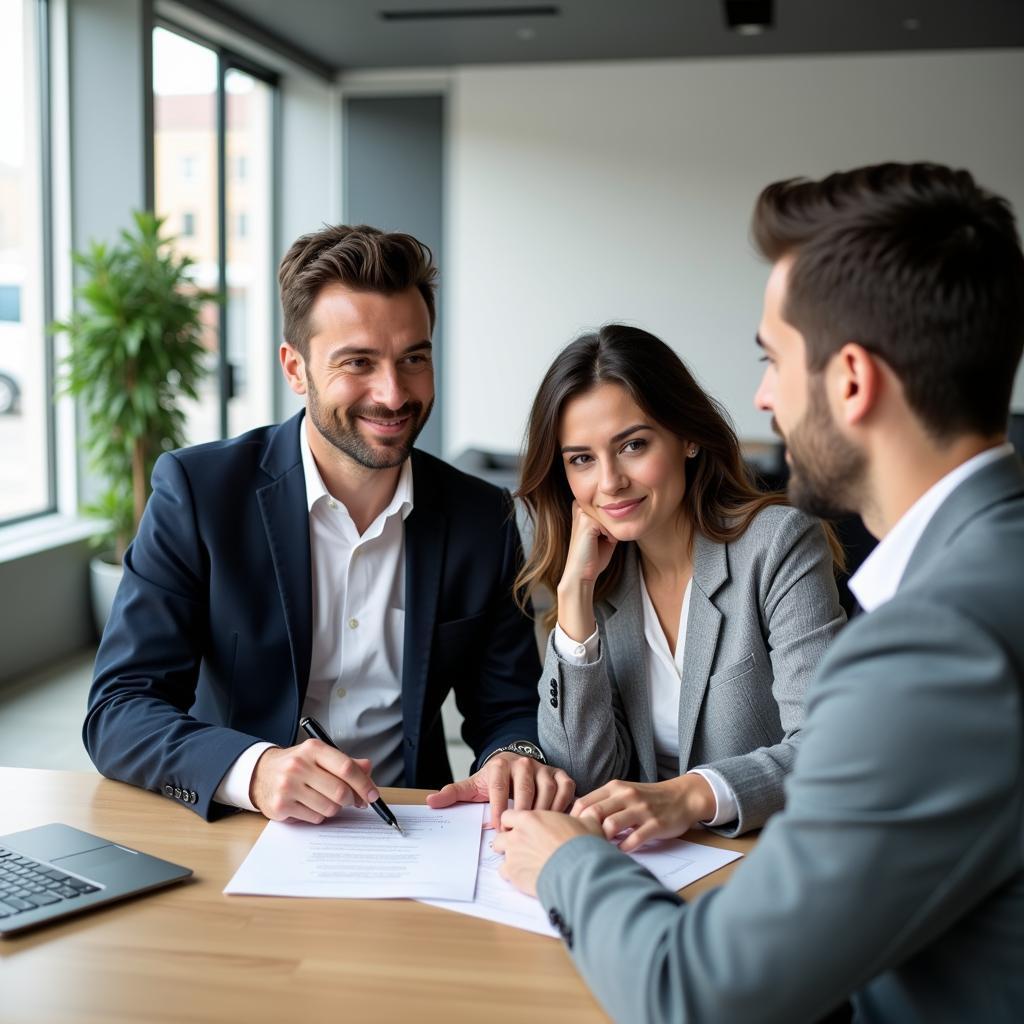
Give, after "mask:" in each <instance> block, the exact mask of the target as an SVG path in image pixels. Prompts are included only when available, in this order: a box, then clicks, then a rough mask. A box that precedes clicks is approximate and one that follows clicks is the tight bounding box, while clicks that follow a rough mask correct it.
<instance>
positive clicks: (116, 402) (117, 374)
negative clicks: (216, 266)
mask: <svg viewBox="0 0 1024 1024" xmlns="http://www.w3.org/2000/svg"><path fill="white" fill-rule="evenodd" d="M133 217H134V221H135V224H134V229H133V230H131V231H122V232H121V235H120V238H119V240H118V241H117V243H116V244H114V245H109V246H108V245H105V244H103V243H99V242H94V243H92V245H91V246H90V247H89V249H88V250H87V251H86V252H81V253H74V254H73V259H74V262H75V264H76V265H77V266H78V267H79V268H80V269H81V271H82V274H83V280H82V283H81V284H80V285H79V286H78V287H77V288H76V289H75V296H76V299H77V300H78V301H77V302H76V308H75V312H73V313H72V314H71V316H70V317H69V318H68V319H67V320H65V321H62V322H60V323H57V324H55V325H54V330H55V331H57V332H58V333H65V334H67V336H68V354H67V357H66V358H65V359H64V361H63V368H64V376H63V380H62V383H61V388H62V391H63V393H65V394H68V395H72V396H74V397H75V398H76V399H78V400H79V402H80V403H81V407H82V410H83V414H84V422H85V432H84V436H83V439H82V444H83V447H84V448H85V450H86V452H87V453H88V461H89V467H90V469H91V470H92V471H94V472H95V473H96V474H97V476H98V477H99V478H100V479H102V481H103V487H104V489H103V490H102V492H101V493H100V494H99V496H98V497H97V498H96V500H95V501H94V502H92V503H91V504H89V505H87V506H85V508H84V509H83V511H84V512H85V513H86V514H87V515H93V516H96V517H98V518H100V519H101V520H102V521H103V524H104V525H103V527H102V529H101V530H100V531H99V532H98V533H97V535H96V538H95V543H96V546H97V547H99V548H101V549H102V553H101V554H100V555H98V557H96V558H94V559H93V560H92V567H91V577H92V591H93V612H94V615H95V617H96V622H97V628H98V629H99V630H100V631H101V632H102V629H103V626H104V624H105V623H106V618H107V614H108V613H109V610H110V603H111V602H112V601H113V595H114V592H115V591H116V589H117V584H118V582H120V577H121V559H122V558H123V556H124V552H125V549H126V548H127V547H128V544H129V543H130V542H131V539H132V538H133V537H134V536H135V532H136V530H137V529H138V526H139V520H140V519H141V518H142V512H143V510H144V508H145V507H146V500H147V498H148V497H149V479H150V474H151V472H152V470H153V463H154V462H155V461H156V459H157V457H158V456H159V455H160V454H161V453H162V452H165V451H170V450H171V449H173V448H180V447H181V446H182V445H183V444H185V442H186V438H185V413H184V410H183V408H182V399H184V398H191V399H197V398H198V394H197V388H198V385H199V382H200V380H201V379H202V378H203V376H204V375H205V374H206V372H207V350H206V348H205V347H204V346H203V344H202V341H201V332H202V322H201V312H202V307H203V304H204V303H206V302H209V301H210V300H212V299H216V298H217V296H216V294H215V293H212V292H208V291H204V290H202V289H200V288H197V287H196V286H195V283H194V281H193V280H192V277H191V275H190V273H189V268H190V267H191V266H192V264H193V260H192V259H191V258H190V257H188V256H186V255H182V254H180V253H176V252H174V250H173V248H172V246H171V244H170V243H171V239H170V238H169V237H165V236H162V235H161V234H160V231H161V227H162V226H163V223H164V222H163V219H162V218H158V217H156V216H154V215H153V214H151V213H145V212H141V213H135V214H133Z"/></svg>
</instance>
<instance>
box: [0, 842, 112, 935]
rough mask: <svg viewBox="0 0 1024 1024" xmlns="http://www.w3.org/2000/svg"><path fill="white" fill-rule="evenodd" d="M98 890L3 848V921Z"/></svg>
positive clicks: (0, 877) (0, 864)
mask: <svg viewBox="0 0 1024 1024" xmlns="http://www.w3.org/2000/svg"><path fill="white" fill-rule="evenodd" d="M98 890H99V886H98V885H91V884H90V883H89V882H85V881H83V880H82V879H81V878H75V877H74V876H72V875H66V874H64V872H63V871H58V870H57V869H56V868H51V867H49V866H48V865H46V864H41V863H40V862H39V861H37V860H32V859H31V858H30V857H22V856H21V855H20V854H17V853H14V852H13V851H12V850H6V849H4V848H3V847H2V846H0V918H4V917H13V916H14V915H15V914H22V913H24V912H25V911H26V910H35V909H36V907H48V906H50V904H52V903H60V902H62V901H63V900H73V899H77V898H78V897H79V896H84V895H85V893H87V892H97V891H98Z"/></svg>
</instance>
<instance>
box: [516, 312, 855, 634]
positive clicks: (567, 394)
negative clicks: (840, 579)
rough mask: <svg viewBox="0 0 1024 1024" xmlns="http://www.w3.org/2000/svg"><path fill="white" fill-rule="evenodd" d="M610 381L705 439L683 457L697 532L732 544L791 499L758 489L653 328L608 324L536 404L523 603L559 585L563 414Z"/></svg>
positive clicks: (725, 424) (723, 421)
mask: <svg viewBox="0 0 1024 1024" xmlns="http://www.w3.org/2000/svg"><path fill="white" fill-rule="evenodd" d="M603 383H613V384H618V385H619V386H620V387H622V388H624V389H625V390H626V391H627V392H628V393H629V394H630V396H631V397H632V398H633V401H635V402H636V404H637V405H638V406H640V408H641V409H643V410H644V412H645V413H647V415H648V416H650V417H652V418H653V419H654V420H655V421H656V422H657V423H658V424H660V425H661V426H662V427H664V428H665V429H666V430H669V431H671V432H672V433H673V434H675V435H676V437H678V438H680V439H681V440H684V441H686V442H688V443H691V444H696V445H697V446H698V453H697V455H696V457H695V458H692V459H686V460H685V466H684V472H685V473H686V493H685V495H684V496H683V505H684V506H685V508H686V512H687V514H688V516H689V518H690V522H691V523H692V524H693V529H694V530H695V531H700V533H702V534H703V535H704V536H705V537H707V538H709V539H710V540H713V541H716V542H718V543H721V544H724V543H728V542H729V541H734V540H736V539H737V538H738V537H740V536H742V534H743V532H744V531H745V530H746V529H747V527H748V526H749V525H750V523H751V521H752V520H753V519H754V517H755V516H756V515H757V514H758V512H760V511H761V509H763V508H765V507H767V506H769V505H782V504H785V503H786V496H785V494H784V493H781V492H769V493H765V492H763V491H760V490H758V488H757V486H756V484H755V483H754V481H753V478H752V477H751V474H750V471H749V470H748V469H747V466H746V463H744V461H743V456H742V455H741V453H740V444H739V441H738V440H737V438H736V434H735V432H734V431H733V429H732V426H731V425H730V423H729V418H728V416H727V414H726V413H725V411H724V410H723V409H722V407H721V406H720V405H719V404H718V402H716V401H715V400H714V399H713V398H712V397H711V396H710V395H708V394H707V393H706V392H705V391H704V390H703V389H702V388H701V386H700V385H699V384H698V383H697V381H696V380H694V378H693V375H692V374H691V373H690V371H689V370H688V369H687V368H686V366H685V364H684V363H683V361H682V360H681V359H680V358H679V356H677V355H676V354H675V352H673V351H672V349H670V348H669V347H668V345H666V344H665V343H664V342H663V341H660V340H659V339H658V338H656V337H654V335H653V334H648V333H647V331H642V330H640V329H639V328H638V327H627V326H625V325H623V324H607V325H605V326H604V327H602V328H601V329H600V330H599V331H597V332H596V333H592V334H584V335H582V336H581V337H579V338H577V339H576V340H575V341H573V342H571V343H570V344H569V345H567V346H566V347H565V348H564V349H562V351H561V352H559V354H558V355H557V356H556V357H555V361H554V362H553V363H552V364H551V366H550V368H549V369H548V372H547V373H546V374H545V375H544V380H543V381H542V382H541V385H540V390H539V391H538V392H537V397H536V398H535V399H534V400H533V407H532V408H531V410H530V420H529V425H528V427H527V432H526V441H525V445H524V451H523V462H522V477H521V482H520V485H519V490H518V491H517V492H516V496H517V497H519V498H521V499H522V501H523V503H524V505H525V506H526V509H527V512H528V513H529V516H530V519H531V521H532V524H533V542H532V544H531V545H530V553H529V556H528V557H527V559H526V562H525V564H524V565H523V568H522V570H521V571H520V573H519V576H518V577H517V579H516V592H517V594H518V595H519V597H520V600H521V601H522V602H523V605H524V607H525V604H526V602H527V600H528V599H529V597H530V595H531V594H532V593H533V592H534V591H535V590H536V589H537V587H539V586H546V587H547V588H548V589H549V590H550V591H551V592H552V593H554V592H555V589H556V587H557V585H558V581H559V579H561V576H562V572H563V570H564V569H565V559H566V556H567V555H568V552H569V537H570V534H571V531H572V502H573V496H572V491H571V490H570V488H569V482H568V480H567V479H566V475H565V467H564V465H563V463H562V458H561V452H560V450H559V445H558V432H559V427H560V425H561V419H562V412H563V410H564V408H565V405H566V403H567V402H569V401H570V400H571V399H573V398H576V397H577V396H579V395H582V394H584V393H586V392H588V391H590V390H592V389H593V388H595V387H596V386H597V385H598V384H603ZM826 532H827V533H828V536H829V542H830V545H831V547H832V552H833V558H834V559H835V560H836V562H837V564H841V561H842V551H841V549H840V548H839V546H838V543H837V542H836V541H835V536H834V534H833V533H832V531H831V530H830V529H829V528H827V527H826ZM625 558H626V545H624V544H620V545H618V546H617V547H616V549H615V553H614V554H613V555H612V560H611V562H610V563H609V565H608V568H607V569H606V570H605V571H604V572H603V573H602V574H601V576H600V577H599V578H598V580H597V583H596V585H595V588H594V600H595V601H599V600H600V599H601V598H602V597H603V596H604V595H606V594H607V593H609V592H610V591H611V590H613V589H614V588H615V586H616V584H617V583H618V582H619V579H620V578H621V576H622V572H623V568H624V565H625ZM557 615H558V609H557V608H553V609H552V610H550V611H549V612H548V613H547V614H546V615H545V616H544V624H545V626H547V627H549V628H550V627H551V626H553V625H554V623H555V620H556V618H557Z"/></svg>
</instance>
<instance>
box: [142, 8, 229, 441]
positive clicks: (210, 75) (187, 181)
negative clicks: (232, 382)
mask: <svg viewBox="0 0 1024 1024" xmlns="http://www.w3.org/2000/svg"><path fill="white" fill-rule="evenodd" d="M153 124H154V139H153V156H154V160H153V168H154V176H155V188H156V196H155V198H156V212H157V214H158V215H159V216H161V217H166V218H167V222H166V224H165V225H164V233H165V234H168V233H169V234H171V235H174V236H175V243H174V244H175V246H176V248H177V249H178V250H179V251H181V252H185V253H187V254H188V255H189V256H191V257H192V258H193V259H194V260H195V261H196V262H195V265H194V266H193V268H192V276H193V278H194V280H195V282H196V284H197V285H198V286H199V287H201V288H209V289H210V290H212V291H216V290H217V287H218V267H217V252H218V244H219V242H218V239H219V235H218V220H217V55H216V53H215V52H214V51H213V50H211V49H209V48H208V47H206V46H200V45H199V44H198V43H194V42H192V40H190V39H185V38H184V37H183V36H179V35H177V34H176V33H174V32H169V31H168V30H167V29H163V28H158V29H155V30H154V31H153ZM217 318H218V311H217V306H216V305H215V304H214V303H208V304H207V306H206V309H205V312H204V322H205V324H206V330H205V331H204V332H203V344H204V345H205V346H206V348H207V349H208V350H209V369H210V372H209V374H208V375H207V377H206V379H205V381H204V382H203V385H202V387H201V389H200V401H199V402H190V403H188V407H187V410H186V417H187V419H186V422H187V434H188V441H189V443H190V444H198V443H200V442H202V441H211V440H214V439H216V438H218V437H220V389H219V385H218V381H217V361H218V340H217V339H218V335H217V326H218V324H217Z"/></svg>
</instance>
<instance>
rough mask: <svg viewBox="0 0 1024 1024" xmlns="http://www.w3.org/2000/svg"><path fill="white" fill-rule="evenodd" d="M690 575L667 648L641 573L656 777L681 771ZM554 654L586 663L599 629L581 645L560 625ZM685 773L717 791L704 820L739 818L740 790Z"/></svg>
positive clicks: (712, 774)
mask: <svg viewBox="0 0 1024 1024" xmlns="http://www.w3.org/2000/svg"><path fill="white" fill-rule="evenodd" d="M692 587H693V580H692V579H691V580H690V581H689V582H688V583H687V584H686V590H685V592H684V593H683V604H682V608H681V609H680V611H679V629H678V631H677V632H676V651H675V654H674V655H673V654H672V652H671V651H670V650H669V647H668V639H667V638H666V637H665V631H664V630H663V629H662V628H661V623H660V622H659V621H658V613H657V612H656V611H655V610H654V603H653V602H652V601H651V597H650V594H648V592H647V584H646V583H645V582H644V579H643V573H641V574H640V599H641V602H642V605H643V621H644V641H645V643H644V668H645V670H646V674H647V694H648V700H649V702H650V708H651V728H652V731H653V733H654V755H655V760H656V762H657V768H658V779H659V780H660V781H663V780H665V779H673V778H677V777H678V775H679V699H680V694H681V687H682V677H683V659H684V657H685V654H686V625H687V622H688V621H689V616H690V591H691V589H692ZM554 644H555V653H556V654H557V655H558V656H559V657H560V658H561V659H562V660H563V661H566V662H568V663H569V664H570V665H588V664H590V663H591V662H594V661H597V659H598V658H599V657H600V654H601V647H600V640H599V635H598V632H597V630H595V631H594V633H593V634H592V635H591V636H589V637H587V639H586V640H585V641H584V642H583V643H582V644H578V643H576V642H575V641H574V640H572V639H571V638H570V637H569V635H568V634H567V633H566V632H565V631H564V630H563V629H562V627H561V626H558V625H556V626H555V637H554ZM687 774H688V775H689V774H694V775H700V776H702V777H703V778H704V779H705V781H706V782H707V783H708V785H709V786H710V787H711V791H712V792H713V793H714V794H715V813H714V815H713V816H712V817H711V818H710V819H709V820H707V821H705V822H704V823H703V824H705V825H724V824H726V823H727V822H730V821H735V820H736V817H737V815H738V813H739V809H738V807H737V804H736V794H735V793H733V791H732V787H731V786H730V785H729V783H728V782H726V781H725V779H723V778H722V776H721V775H719V774H718V772H716V771H714V769H711V768H694V769H691V771H690V772H687Z"/></svg>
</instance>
